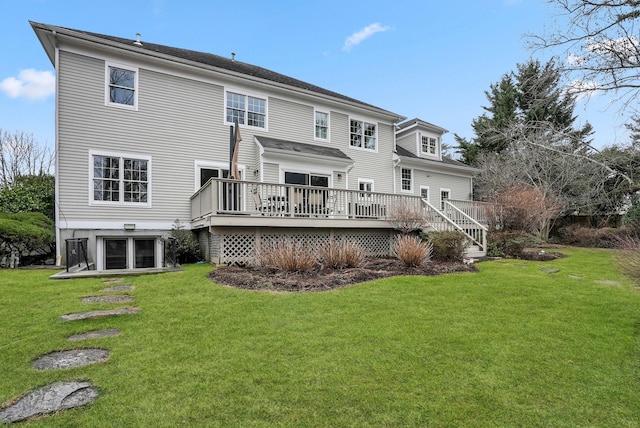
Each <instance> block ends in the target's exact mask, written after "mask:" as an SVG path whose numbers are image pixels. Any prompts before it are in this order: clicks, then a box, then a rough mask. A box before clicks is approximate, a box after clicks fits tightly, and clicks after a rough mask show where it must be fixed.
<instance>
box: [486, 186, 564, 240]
mask: <svg viewBox="0 0 640 428" xmlns="http://www.w3.org/2000/svg"><path fill="white" fill-rule="evenodd" d="M491 202H493V203H494V204H495V207H494V208H493V209H492V210H491V211H490V212H489V213H487V214H488V215H489V224H490V225H492V226H493V228H496V229H502V230H522V231H525V232H529V233H535V234H537V235H538V237H539V238H540V239H541V240H542V241H547V240H548V239H549V232H550V230H551V227H552V226H553V223H554V221H555V219H556V218H557V217H558V215H559V214H560V212H561V211H562V206H561V204H560V203H559V202H558V201H557V200H556V198H554V197H553V196H552V195H550V194H545V192H544V191H543V190H542V189H540V188H538V187H530V186H525V185H521V184H516V185H513V186H511V187H509V188H507V189H505V190H503V191H501V192H496V193H495V194H494V195H493V197H492V198H491Z"/></svg>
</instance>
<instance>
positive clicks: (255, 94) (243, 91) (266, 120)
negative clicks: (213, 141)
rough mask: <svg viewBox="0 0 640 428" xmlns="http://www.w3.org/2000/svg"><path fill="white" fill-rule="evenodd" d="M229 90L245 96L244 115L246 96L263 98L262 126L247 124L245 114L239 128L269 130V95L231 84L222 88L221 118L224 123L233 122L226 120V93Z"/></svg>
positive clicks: (246, 104) (246, 105)
mask: <svg viewBox="0 0 640 428" xmlns="http://www.w3.org/2000/svg"><path fill="white" fill-rule="evenodd" d="M229 92H232V93H234V94H238V95H244V96H245V110H244V111H245V115H246V113H247V108H248V102H246V101H247V100H246V97H253V98H260V99H261V100H264V128H261V127H259V126H250V125H247V123H246V122H247V118H246V116H245V123H240V124H239V125H240V128H241V129H257V130H260V131H265V132H267V131H269V97H268V96H267V95H265V94H262V93H260V92H253V91H247V90H246V89H241V88H238V87H233V86H225V88H224V106H223V109H222V114H223V116H222V119H223V121H224V124H225V125H233V124H234V123H233V122H228V121H227V95H228V94H229Z"/></svg>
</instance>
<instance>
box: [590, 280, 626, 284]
mask: <svg viewBox="0 0 640 428" xmlns="http://www.w3.org/2000/svg"><path fill="white" fill-rule="evenodd" d="M596 282H597V283H598V284H604V285H621V284H622V283H621V282H620V281H612V280H610V279H596Z"/></svg>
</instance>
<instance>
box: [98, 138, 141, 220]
mask: <svg viewBox="0 0 640 428" xmlns="http://www.w3.org/2000/svg"><path fill="white" fill-rule="evenodd" d="M94 156H107V157H114V158H116V157H117V158H120V162H122V159H123V158H127V159H140V160H145V161H147V202H125V201H124V198H123V197H121V198H120V200H119V201H118V202H112V201H95V200H94V199H93V178H94V177H93V157H94ZM152 170H153V168H152V162H151V156H146V155H140V154H132V153H122V152H103V151H101V150H89V206H110V207H132V208H151V207H152V202H151V195H152V194H153V192H152V189H153V180H152ZM120 180H121V182H122V178H120ZM120 191H121V192H124V189H123V187H122V186H121V187H120ZM120 196H122V194H121V195H120Z"/></svg>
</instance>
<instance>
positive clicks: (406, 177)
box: [401, 168, 412, 192]
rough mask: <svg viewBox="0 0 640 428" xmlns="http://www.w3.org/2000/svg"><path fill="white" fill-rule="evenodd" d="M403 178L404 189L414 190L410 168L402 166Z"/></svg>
mask: <svg viewBox="0 0 640 428" xmlns="http://www.w3.org/2000/svg"><path fill="white" fill-rule="evenodd" d="M401 177H402V178H401V179H402V187H401V188H402V190H404V191H407V192H410V191H411V190H412V184H411V169H409V168H402V172H401Z"/></svg>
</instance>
